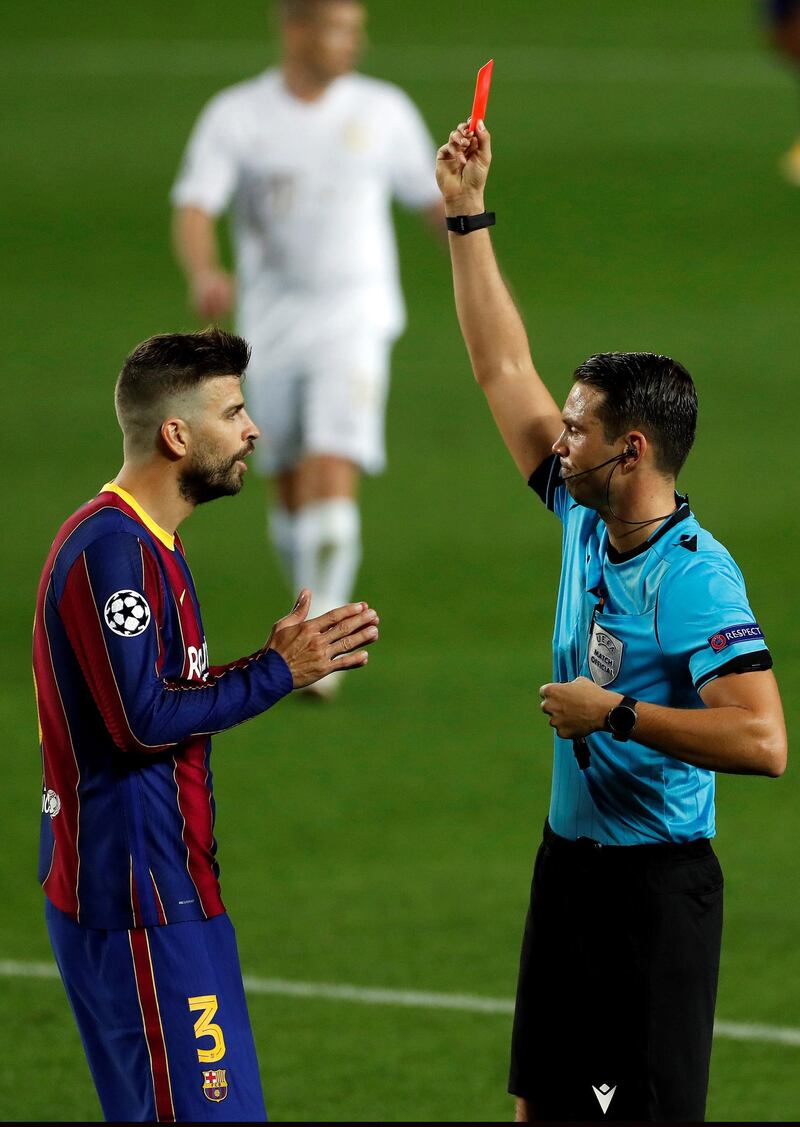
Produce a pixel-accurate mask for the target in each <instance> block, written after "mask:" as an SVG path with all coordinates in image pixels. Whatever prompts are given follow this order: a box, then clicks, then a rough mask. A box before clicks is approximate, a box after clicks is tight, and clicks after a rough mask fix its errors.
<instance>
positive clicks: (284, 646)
mask: <svg viewBox="0 0 800 1127" xmlns="http://www.w3.org/2000/svg"><path fill="white" fill-rule="evenodd" d="M310 606H311V592H310V591H309V589H308V588H307V587H304V588H303V590H302V591H301V592H300V594H299V596H298V598H297V602H296V603H295V605H294V607H293V608H292V610H291V611H290V613H289V614H287V615H285V616H284V617H283V618H281V619H279V620H278V621H277V622H276V623H275V625H274V626H273V627H272V633H271V634H270V636H269V640H268V641H267V647H266V648H267V649H270V650H275V652H276V653H279V654H280V655H281V657H282V658H283V660H284V661H285V662H286V664H287V665H288V666H289V672H290V673H291V674H292V682H293V685H294V688H295V689H302V688H305V687H306V685H313V684H314V682H315V681H319V680H321V678H323V677H325V676H327V675H328V674H329V673H335V672H336V671H337V670H340V669H358V668H360V667H361V666H362V665H366V664H367V661H368V660H369V654H368V653H367V652H366V650H365V649H364V648H363V647H364V646H369V645H371V644H372V643H373V642H375V641H377V639H378V623H379V621H380V619H379V618H378V613H377V611H375V610H373V608H372V607H370V606H369V605H368V604H367V603H348V604H347V605H346V606H343V607H337V608H336V609H335V610H331V611H328V613H327V614H322V615H320V616H319V618H307V615H308V611H309V608H310Z"/></svg>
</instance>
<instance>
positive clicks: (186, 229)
mask: <svg viewBox="0 0 800 1127" xmlns="http://www.w3.org/2000/svg"><path fill="white" fill-rule="evenodd" d="M172 244H173V247H174V250H175V257H176V258H177V260H178V263H179V265H180V267H181V269H182V270H183V272H184V275H185V276H186V279H187V281H189V282H191V281H192V280H194V279H196V278H198V277H200V276H201V275H203V274H205V273H208V272H210V271H213V270H218V269H219V265H220V263H219V243H218V241H217V230H216V222H215V220H214V217H213V216H212V215H209V214H208V212H206V211H203V210H202V208H199V207H179V208H177V209H176V211H175V213H174V215H173V220H172Z"/></svg>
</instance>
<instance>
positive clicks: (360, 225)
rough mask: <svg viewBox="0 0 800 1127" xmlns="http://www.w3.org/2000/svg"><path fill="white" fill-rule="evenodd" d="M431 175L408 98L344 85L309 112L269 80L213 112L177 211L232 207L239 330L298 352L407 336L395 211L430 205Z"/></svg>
mask: <svg viewBox="0 0 800 1127" xmlns="http://www.w3.org/2000/svg"><path fill="white" fill-rule="evenodd" d="M434 165H435V147H434V144H433V141H432V139H431V137H430V134H429V133H428V130H427V128H426V126H425V124H424V122H423V120H422V117H421V115H420V113H419V111H418V110H417V108H416V106H415V105H414V103H413V102H412V101H411V99H410V98H409V97H408V96H407V95H406V94H405V93H404V92H403V91H402V90H400V89H399V88H398V87H396V86H393V85H391V84H389V83H387V82H382V81H379V80H377V79H374V78H369V77H366V76H365V75H361V74H348V75H345V76H343V77H341V78H338V79H336V80H335V81H334V82H332V83H331V85H330V86H329V87H328V88H327V90H326V91H325V93H324V94H323V95H322V97H321V98H319V99H318V100H317V101H315V102H304V101H301V100H300V99H298V98H296V97H294V95H292V94H291V93H290V92H289V91H288V90H287V89H286V87H285V85H284V82H283V77H282V74H281V72H280V71H279V70H277V69H273V70H268V71H266V72H265V73H264V74H262V75H259V76H258V77H257V78H254V79H251V80H249V81H247V82H241V83H239V84H237V85H236V86H232V87H229V88H228V89H226V90H223V91H222V92H221V93H219V94H218V95H217V96H216V97H214V98H212V100H211V101H210V102H209V103H208V105H207V106H206V107H205V109H204V110H203V112H202V114H201V116H200V118H199V120H198V122H197V124H196V126H195V128H194V131H193V133H192V136H191V138H190V140H189V144H188V146H187V150H186V154H185V157H184V160H183V165H182V167H181V169H180V172H179V173H178V177H177V180H176V182H175V185H174V188H173V190H172V202H173V203H174V204H176V205H179V206H182V205H193V206H196V207H199V208H202V209H203V210H204V211H207V212H209V213H210V214H212V215H219V214H220V213H222V212H223V211H225V210H227V209H228V208H229V207H231V209H232V215H233V239H234V246H235V253H236V260H237V278H238V304H239V318H238V320H239V329H240V331H241V332H242V333H243V335H244V336H245V337H247V338H248V339H249V340H251V341H253V342H254V343H256V344H257V345H258V346H260V347H264V346H269V347H270V348H272V349H277V350H279V351H284V350H287V349H288V350H289V351H291V349H292V346H293V345H296V344H298V343H303V344H307V343H308V342H309V337H310V336H312V337H314V338H316V339H325V338H326V337H329V336H330V333H331V332H332V331H333V332H341V331H346V330H347V327H348V326H349V325H352V326H354V327H360V328H362V329H367V330H370V329H371V330H373V331H375V332H377V333H380V334H385V335H386V336H395V335H397V334H398V333H399V332H401V331H402V328H403V324H404V320H405V311H404V307H403V299H402V294H401V291H400V280H399V273H398V264H397V250H396V246H395V240H394V231H393V228H392V219H391V201H392V199H393V198H396V199H398V200H400V202H401V203H403V204H405V205H406V206H408V207H410V208H415V209H420V208H425V207H428V206H431V205H432V204H434V203H435V202H436V201H437V200H438V198H439V195H438V191H437V189H436V180H435V170H434Z"/></svg>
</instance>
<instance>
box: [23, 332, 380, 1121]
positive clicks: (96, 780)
mask: <svg viewBox="0 0 800 1127" xmlns="http://www.w3.org/2000/svg"><path fill="white" fill-rule="evenodd" d="M248 355H249V349H248V347H247V344H246V343H245V341H243V340H242V339H241V338H239V337H235V336H232V335H230V334H228V333H224V332H222V331H221V330H219V329H212V330H208V331H206V332H204V333H191V334H174V335H167V336H160V337H153V338H151V339H150V340H147V341H145V342H144V343H143V344H141V345H139V347H138V348H136V349H135V350H134V351H133V352H132V353H131V355H130V356H129V357H128V359H127V360H126V362H125V365H124V367H123V369H122V372H121V374H120V377H119V380H118V381H117V389H116V400H115V401H116V408H117V417H118V419H119V422H120V426H121V427H122V432H123V436H124V447H125V461H124V464H123V466H122V469H121V470H120V472H119V473H118V474H117V476H116V478H115V479H114V480H113V481H111V482H109V483H108V484H107V485H104V486H103V488H102V489H101V490H100V492H99V493H98V495H97V496H96V497H95V498H94V500H92V501H89V502H88V503H87V504H86V505H84V506H83V507H82V508H81V509H79V510H78V511H77V512H76V513H74V514H73V515H72V516H71V517H70V518H69V519H68V520H67V521H66V523H65V524H64V525H63V526H62V528H61V530H60V531H59V533H58V535H57V536H56V539H55V541H54V543H53V546H52V548H51V550H50V554H49V556H48V559H47V562H46V564H45V567H44V571H43V573H42V578H41V581H40V584H39V594H38V598H37V604H36V618H35V625H34V638H33V669H34V678H35V683H36V689H37V706H38V712H39V726H40V740H41V748H42V767H43V781H42V821H41V845H40V857H39V879H40V881H41V883H42V886H43V888H44V891H45V895H46V897H47V900H46V918H47V928H48V932H49V934H50V940H51V943H52V946H53V950H54V952H55V956H56V961H57V963H58V967H59V970H60V972H61V976H62V978H63V980H64V985H65V987H66V990H67V995H68V997H69V1000H70V1004H71V1006H72V1009H73V1012H74V1014H75V1018H76V1020H77V1023H78V1028H79V1030H80V1034H81V1038H82V1040H83V1044H84V1048H85V1050H86V1055H87V1058H88V1061H89V1067H90V1069H91V1073H92V1078H93V1080H94V1082H95V1086H96V1088H97V1092H98V1095H99V1097H100V1103H101V1105H102V1108H103V1113H104V1115H105V1117H106V1119H108V1120H112V1121H120V1122H128V1121H132V1120H133V1121H140V1120H141V1121H144V1120H149V1121H156V1120H158V1121H160V1122H173V1121H175V1120H179V1121H190V1122H195V1121H201V1120H211V1119H216V1120H222V1121H224V1122H229V1121H232V1120H234V1121H260V1120H263V1119H265V1118H266V1116H265V1111H264V1100H263V1096H262V1094H261V1081H260V1078H259V1071H258V1064H257V1061H256V1054H255V1047H254V1045H253V1036H252V1033H251V1030H250V1021H249V1017H248V1013H247V1005H246V1002H245V996H244V991H243V988H242V977H241V971H240V969H239V956H238V953H237V949H236V938H235V935H234V931H233V927H232V925H231V923H230V920H229V919H228V917H227V915H226V914H225V907H224V905H223V903H222V899H221V897H220V887H219V880H218V874H219V866H218V865H217V862H216V851H217V844H216V840H215V837H214V818H215V807H214V795H213V787H212V776H211V763H210V760H211V740H210V735H211V734H212V733H214V732H221V731H223V730H224V729H226V728H231V727H233V726H234V725H235V724H241V723H242V722H243V721H244V720H247V719H249V718H250V717H253V716H257V715H259V714H260V713H262V712H265V711H266V710H267V709H268V708H271V707H272V706H273V705H274V704H275V703H276V702H277V701H279V700H281V698H282V697H284V696H286V695H287V694H288V693H290V692H291V691H292V689H293V688H300V687H302V686H304V685H308V684H310V683H312V682H313V681H315V680H316V679H317V678H319V677H323V676H325V675H326V674H328V673H329V672H330V670H331V669H332V668H333V661H334V660H336V663H337V665H340V666H341V667H343V668H345V669H348V668H355V667H358V666H362V665H364V663H365V662H366V659H367V654H366V652H365V651H363V650H361V649H359V647H360V646H362V645H366V644H368V643H369V642H371V641H374V640H375V638H376V637H377V633H378V631H377V616H376V615H375V612H374V611H372V610H370V609H369V608H368V607H367V606H366V604H363V603H357V604H352V605H350V606H347V607H342V608H339V609H338V610H335V611H331V612H330V613H329V614H327V615H325V616H324V617H322V618H321V619H320V618H317V619H309V618H308V608H309V605H310V592H309V591H308V590H307V589H304V590H303V591H301V593H300V597H299V598H298V600H297V603H296V605H295V607H294V609H293V611H292V612H291V613H290V614H289V615H287V616H286V617H285V618H283V619H281V620H280V621H279V622H278V623H277V624H276V625H275V626H274V627H273V629H272V633H271V634H270V636H269V638H268V639H267V641H266V643H265V644H264V646H263V647H262V648H261V649H260V650H258V651H257V652H256V653H254V654H251V655H250V656H249V657H246V658H242V659H240V660H239V661H235V662H232V663H231V664H229V665H223V666H209V662H208V648H207V646H206V640H205V635H204V633H203V625H202V621H201V618H200V606H199V603H198V600H197V593H196V591H195V588H194V583H193V581H192V576H191V573H190V571H189V567H188V564H187V562H186V558H185V556H184V553H183V547H182V545H181V542H180V540H179V538H178V535H177V532H176V528H177V526H178V525H179V524H180V523H181V522H182V521H183V520H185V519H186V518H187V517H188V516H190V515H191V513H192V511H193V510H194V508H195V507H196V506H197V505H199V504H202V503H203V502H205V501H211V500H213V499H214V498H215V497H224V496H228V495H233V494H235V493H238V491H239V490H240V489H241V487H242V482H243V479H244V474H245V471H246V469H247V467H246V465H245V462H244V459H245V458H247V457H248V456H249V455H250V454H251V453H252V450H253V446H254V443H255V441H256V439H257V438H258V436H259V435H258V428H257V427H256V426H255V425H254V424H253V422H252V421H251V420H250V418H249V416H248V414H247V412H246V410H245V407H244V401H243V399H242V389H241V377H242V375H243V373H244V369H245V367H246V365H247V360H248ZM265 751H266V752H267V753H268V751H269V749H268V748H266V749H265Z"/></svg>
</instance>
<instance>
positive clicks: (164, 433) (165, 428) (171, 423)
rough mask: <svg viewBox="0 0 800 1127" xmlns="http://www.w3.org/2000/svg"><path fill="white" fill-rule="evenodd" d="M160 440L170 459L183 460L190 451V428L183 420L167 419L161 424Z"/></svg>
mask: <svg viewBox="0 0 800 1127" xmlns="http://www.w3.org/2000/svg"><path fill="white" fill-rule="evenodd" d="M159 438H160V439H161V444H162V448H163V451H164V453H165V454H166V455H167V457H168V458H174V459H178V458H183V457H185V456H186V453H187V451H188V448H189V447H188V441H189V428H188V426H187V424H186V422H185V421H184V420H183V419H178V418H171V419H165V420H164V422H163V423H162V424H161V429H160V431H159Z"/></svg>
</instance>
